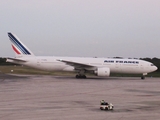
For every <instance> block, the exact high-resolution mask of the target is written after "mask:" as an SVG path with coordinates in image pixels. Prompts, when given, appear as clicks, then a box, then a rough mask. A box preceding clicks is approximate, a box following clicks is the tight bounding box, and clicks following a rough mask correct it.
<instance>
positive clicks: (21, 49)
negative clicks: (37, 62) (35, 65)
mask: <svg viewBox="0 0 160 120" xmlns="http://www.w3.org/2000/svg"><path fill="white" fill-rule="evenodd" d="M8 37H9V40H10V41H11V46H12V49H13V50H14V52H15V54H16V57H23V56H34V54H33V53H32V52H31V51H30V50H29V49H28V48H27V47H26V46H25V45H24V44H23V43H22V42H21V41H20V39H19V38H18V37H17V36H16V35H14V34H13V33H10V32H9V33H8Z"/></svg>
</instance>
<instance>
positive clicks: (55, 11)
mask: <svg viewBox="0 0 160 120" xmlns="http://www.w3.org/2000/svg"><path fill="white" fill-rule="evenodd" d="M0 16H1V17H0V41H1V43H0V51H1V52H0V57H13V56H14V55H15V54H14V52H13V50H12V48H11V43H10V41H9V38H8V36H7V32H12V33H14V34H16V35H17V36H18V38H19V39H20V40H21V41H22V42H23V43H24V44H25V45H26V46H27V47H28V48H29V49H30V50H31V51H32V52H33V53H34V54H35V55H37V56H38V55H40V56H76V57H124V58H128V57H130V58H144V57H150V58H153V57H157V58H160V52H159V51H160V0H1V1H0Z"/></svg>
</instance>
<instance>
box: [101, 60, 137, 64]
mask: <svg viewBox="0 0 160 120" xmlns="http://www.w3.org/2000/svg"><path fill="white" fill-rule="evenodd" d="M104 63H124V64H139V62H138V61H127V60H125V61H122V60H116V61H114V60H105V61H104Z"/></svg>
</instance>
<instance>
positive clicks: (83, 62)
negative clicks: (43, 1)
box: [6, 32, 157, 79]
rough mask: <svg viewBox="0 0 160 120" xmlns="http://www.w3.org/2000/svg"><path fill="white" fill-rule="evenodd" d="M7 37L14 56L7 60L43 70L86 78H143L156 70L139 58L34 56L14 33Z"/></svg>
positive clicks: (152, 65) (149, 63)
mask: <svg viewBox="0 0 160 120" xmlns="http://www.w3.org/2000/svg"><path fill="white" fill-rule="evenodd" d="M8 37H9V40H10V42H11V46H12V49H13V51H14V52H15V54H16V56H15V58H12V57H8V58H7V60H6V61H7V62H11V63H16V64H20V65H24V66H29V67H32V68H36V69H40V70H45V71H71V72H75V73H76V76H75V77H76V78H86V73H91V74H94V75H96V76H100V77H109V76H110V73H125V74H141V75H142V77H141V79H145V75H147V74H148V73H150V72H153V71H156V70H157V67H156V66H155V65H154V64H152V63H151V62H147V61H144V60H139V59H119V58H92V57H90V58H89V57H58V56H56V57H55V56H35V55H34V54H33V53H32V52H31V50H30V49H28V48H27V46H25V45H24V44H23V43H22V42H21V41H20V39H19V38H18V37H17V36H16V35H15V34H13V33H11V32H9V33H8Z"/></svg>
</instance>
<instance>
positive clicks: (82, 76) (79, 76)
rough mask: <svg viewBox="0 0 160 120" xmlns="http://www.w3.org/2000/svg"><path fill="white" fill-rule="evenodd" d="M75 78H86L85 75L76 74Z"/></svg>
mask: <svg viewBox="0 0 160 120" xmlns="http://www.w3.org/2000/svg"><path fill="white" fill-rule="evenodd" d="M76 78H86V76H85V75H76Z"/></svg>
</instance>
